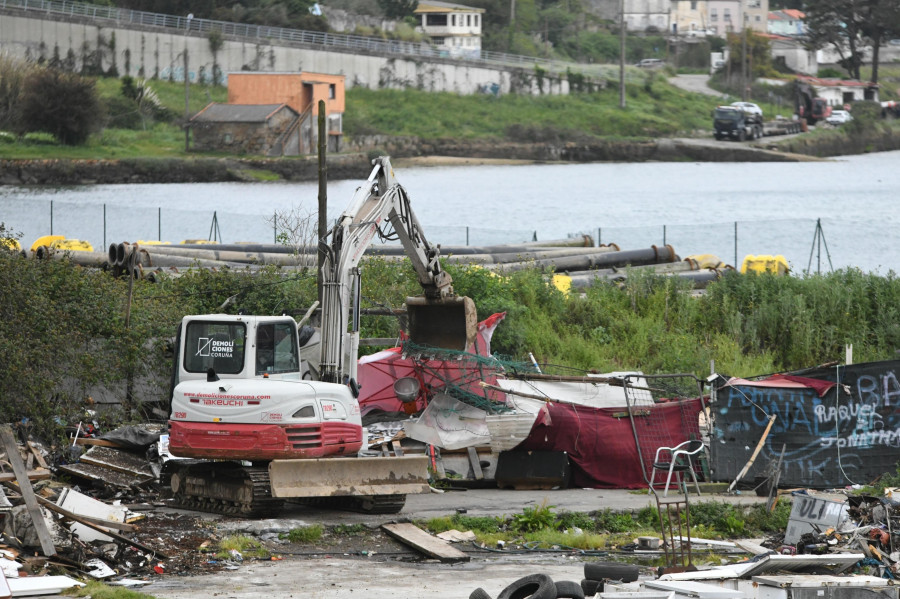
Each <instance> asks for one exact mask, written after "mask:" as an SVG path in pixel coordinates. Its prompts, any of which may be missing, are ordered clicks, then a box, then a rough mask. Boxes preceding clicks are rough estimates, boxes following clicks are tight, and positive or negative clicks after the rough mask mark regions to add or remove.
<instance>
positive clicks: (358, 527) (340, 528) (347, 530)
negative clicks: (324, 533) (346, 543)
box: [314, 524, 366, 540]
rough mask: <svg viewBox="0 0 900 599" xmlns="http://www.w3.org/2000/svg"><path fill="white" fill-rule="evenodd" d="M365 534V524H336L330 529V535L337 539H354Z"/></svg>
mask: <svg viewBox="0 0 900 599" xmlns="http://www.w3.org/2000/svg"><path fill="white" fill-rule="evenodd" d="M365 532H366V525H365V524H338V525H336V526H333V527H332V528H331V534H333V535H336V536H339V537H355V536H358V535H361V534H363V533H365ZM320 536H321V535H320ZM314 540H315V539H314Z"/></svg>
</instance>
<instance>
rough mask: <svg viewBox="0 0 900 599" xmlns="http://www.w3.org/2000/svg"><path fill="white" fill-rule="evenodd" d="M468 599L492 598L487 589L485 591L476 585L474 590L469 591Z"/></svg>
mask: <svg viewBox="0 0 900 599" xmlns="http://www.w3.org/2000/svg"><path fill="white" fill-rule="evenodd" d="M469 599H492V598H491V596H490V595H488V592H487V591H485V590H484V589H483V588H481V587H478V588H477V589H475V590H474V591H472V592H471V593H469Z"/></svg>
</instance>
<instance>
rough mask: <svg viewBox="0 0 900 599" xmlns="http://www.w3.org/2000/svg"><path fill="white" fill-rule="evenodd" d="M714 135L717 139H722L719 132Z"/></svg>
mask: <svg viewBox="0 0 900 599" xmlns="http://www.w3.org/2000/svg"><path fill="white" fill-rule="evenodd" d="M713 137H715V138H716V139H719V140H720V139H722V136H721V135H719V134H718V133H715V134H713Z"/></svg>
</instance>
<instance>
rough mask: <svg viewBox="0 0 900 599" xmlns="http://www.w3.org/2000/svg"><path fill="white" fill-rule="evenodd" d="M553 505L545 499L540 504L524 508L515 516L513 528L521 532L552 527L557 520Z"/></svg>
mask: <svg viewBox="0 0 900 599" xmlns="http://www.w3.org/2000/svg"><path fill="white" fill-rule="evenodd" d="M553 507H554V506H552V505H548V504H547V500H546V499H544V500H543V501H542V502H541V504H540V505H537V506H534V507H526V508H524V509H523V510H522V513H521V514H516V515H515V516H513V518H512V526H511V527H512V529H513V530H516V531H519V532H535V531H538V530H542V529H545V528H550V527H551V526H553V525H554V524H555V522H556V514H554V513H553Z"/></svg>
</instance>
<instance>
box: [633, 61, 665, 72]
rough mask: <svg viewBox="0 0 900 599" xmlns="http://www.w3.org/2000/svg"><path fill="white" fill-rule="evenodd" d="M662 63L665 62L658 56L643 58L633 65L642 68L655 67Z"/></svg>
mask: <svg viewBox="0 0 900 599" xmlns="http://www.w3.org/2000/svg"><path fill="white" fill-rule="evenodd" d="M664 64H666V63H665V62H663V61H662V60H661V59H659V58H645V59H644V60H642V61H640V62H637V63H635V64H634V66H636V67H642V68H645V69H651V68H655V67H661V66H663V65H664Z"/></svg>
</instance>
